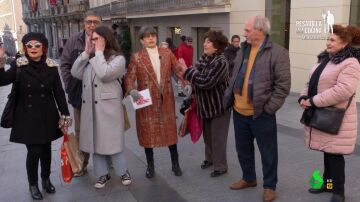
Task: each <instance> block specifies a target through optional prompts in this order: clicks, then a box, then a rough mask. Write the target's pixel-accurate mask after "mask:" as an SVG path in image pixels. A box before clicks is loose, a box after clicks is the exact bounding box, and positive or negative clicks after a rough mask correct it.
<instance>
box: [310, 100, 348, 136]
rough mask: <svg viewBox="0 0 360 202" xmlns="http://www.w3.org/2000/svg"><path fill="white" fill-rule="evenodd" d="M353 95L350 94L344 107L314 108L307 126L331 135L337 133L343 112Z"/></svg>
mask: <svg viewBox="0 0 360 202" xmlns="http://www.w3.org/2000/svg"><path fill="white" fill-rule="evenodd" d="M353 97H354V96H351V98H350V99H349V101H348V104H347V106H346V108H345V109H341V108H336V107H322V108H315V109H314V110H313V112H312V117H311V121H310V123H309V126H310V127H312V128H315V129H318V130H320V131H323V132H326V133H329V134H332V135H336V134H338V132H339V130H340V127H341V124H342V122H343V119H344V115H345V112H346V110H347V109H348V108H349V106H350V104H351V101H352V99H353Z"/></svg>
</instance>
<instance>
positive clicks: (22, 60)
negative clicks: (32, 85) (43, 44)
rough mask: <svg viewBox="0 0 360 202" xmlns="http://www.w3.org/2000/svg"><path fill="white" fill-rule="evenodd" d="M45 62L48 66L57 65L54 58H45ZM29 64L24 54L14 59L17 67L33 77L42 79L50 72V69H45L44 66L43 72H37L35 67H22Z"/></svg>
mask: <svg viewBox="0 0 360 202" xmlns="http://www.w3.org/2000/svg"><path fill="white" fill-rule="evenodd" d="M45 63H46V66H47V67H48V68H54V67H57V66H59V65H58V64H57V62H56V61H55V60H53V59H50V58H46V60H45ZM29 64H30V62H29V60H28V58H27V57H26V56H23V57H19V58H18V59H16V66H17V67H19V68H23V69H24V70H25V71H26V72H28V73H29V74H30V75H32V76H33V77H35V78H37V79H38V80H40V81H44V79H46V77H47V76H48V75H49V74H50V71H47V68H45V70H44V74H39V72H37V71H35V69H33V68H24V67H28V65H29Z"/></svg>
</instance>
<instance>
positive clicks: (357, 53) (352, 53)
mask: <svg viewBox="0 0 360 202" xmlns="http://www.w3.org/2000/svg"><path fill="white" fill-rule="evenodd" d="M351 57H353V58H356V59H357V60H358V61H359V63H360V48H354V47H346V48H343V49H342V50H340V51H339V52H337V53H336V54H335V55H334V56H332V57H330V55H329V53H328V52H326V51H323V52H321V53H320V54H319V55H318V63H321V62H322V61H324V60H326V59H329V58H330V61H331V62H333V63H334V64H339V63H341V62H342V61H344V60H345V59H347V58H351Z"/></svg>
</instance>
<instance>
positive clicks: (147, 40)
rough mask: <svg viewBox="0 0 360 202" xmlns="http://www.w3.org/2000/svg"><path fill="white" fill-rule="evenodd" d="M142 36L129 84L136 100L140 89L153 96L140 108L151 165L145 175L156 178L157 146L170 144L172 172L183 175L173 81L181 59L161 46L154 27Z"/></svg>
mask: <svg viewBox="0 0 360 202" xmlns="http://www.w3.org/2000/svg"><path fill="white" fill-rule="evenodd" d="M139 38H140V42H141V43H142V44H143V46H144V48H143V49H142V50H139V51H138V52H136V53H134V54H133V56H132V57H131V60H130V64H129V67H128V71H127V73H126V76H125V87H126V90H127V92H128V93H130V95H131V96H132V97H133V98H134V100H137V99H139V98H140V95H139V93H138V91H141V90H144V89H149V91H150V95H151V98H152V103H153V104H152V105H150V106H148V107H145V108H142V109H138V110H136V130H137V135H138V139H139V144H140V146H142V147H144V150H145V154H146V160H147V164H148V165H147V169H146V173H145V175H146V177H147V178H152V177H154V174H155V170H154V169H155V168H154V154H153V148H154V147H165V146H167V147H168V148H169V150H170V153H171V162H172V171H173V172H174V175H176V176H181V175H182V171H181V169H180V166H179V156H178V152H177V141H178V140H177V135H176V117H175V98H174V92H173V87H172V83H171V75H172V73H176V72H177V71H178V70H177V67H178V66H179V62H178V61H177V60H176V58H175V56H174V54H173V53H172V52H171V51H170V49H167V48H166V49H165V48H158V47H157V45H156V42H157V33H156V30H155V29H154V28H153V27H149V26H143V27H142V28H141V29H140V31H139ZM135 83H137V85H135Z"/></svg>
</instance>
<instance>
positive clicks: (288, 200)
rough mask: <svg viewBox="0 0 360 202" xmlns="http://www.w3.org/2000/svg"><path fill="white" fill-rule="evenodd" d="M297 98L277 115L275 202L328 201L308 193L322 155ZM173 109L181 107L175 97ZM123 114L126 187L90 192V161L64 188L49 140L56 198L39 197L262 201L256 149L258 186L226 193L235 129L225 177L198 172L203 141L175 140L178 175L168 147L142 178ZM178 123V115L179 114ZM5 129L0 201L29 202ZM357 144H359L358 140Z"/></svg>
mask: <svg viewBox="0 0 360 202" xmlns="http://www.w3.org/2000/svg"><path fill="white" fill-rule="evenodd" d="M9 90H10V86H7V87H1V88H0V111H2V109H3V107H4V105H5V101H6V95H7V94H8V92H9ZM297 97H298V95H297V94H291V95H290V96H289V97H288V99H287V100H286V103H285V105H284V107H283V108H282V109H281V110H280V111H279V112H278V115H277V120H278V144H279V166H278V167H279V183H278V188H277V193H278V197H277V200H276V201H278V202H296V201H299V202H300V201H309V202H313V201H314V202H316V201H319V202H320V201H328V200H329V198H330V196H331V194H329V193H324V194H320V195H312V194H309V193H308V192H307V189H308V187H309V185H308V181H309V178H310V176H311V174H312V171H313V170H314V169H316V168H318V169H320V170H322V168H323V166H322V164H323V163H322V162H323V155H322V153H320V152H317V151H310V150H309V149H307V148H306V146H305V145H304V141H303V131H302V126H301V125H300V123H299V118H300V116H301V109H300V108H299V107H298V105H297ZM176 100H177V107H178V106H179V105H180V103H181V99H180V98H176ZM127 107H128V112H129V115H130V120H131V122H132V123H133V125H132V128H131V129H130V130H129V131H127V134H126V147H127V149H126V153H127V156H128V164H129V165H128V167H129V171H130V173H131V175H132V178H133V183H132V184H131V185H130V186H128V187H125V186H123V185H122V184H121V181H120V179H119V178H116V177H115V175H113V174H112V176H113V178H112V181H111V182H110V183H109V184H108V185H107V186H106V187H105V188H104V189H101V190H96V189H94V188H93V183H94V182H95V181H96V179H95V177H94V176H93V169H92V162H90V167H89V173H88V174H87V175H85V176H83V177H81V178H74V179H73V181H72V182H71V183H69V184H66V183H64V182H62V180H61V173H60V172H61V170H60V160H59V157H60V151H59V148H60V145H61V141H62V140H57V141H55V142H53V144H52V145H53V147H52V150H53V153H52V159H53V160H52V175H51V179H52V181H53V183H54V185H55V186H56V191H57V192H56V194H54V195H49V194H46V193H45V194H44V201H59V202H75V201H87V202H90V201H109V202H110V201H121V202H133V201H140V202H168V201H169V202H181V201H189V202H219V201H222V202H225V201H226V202H230V201H234V202H235V201H244V202H248V201H251V202H257V201H262V192H263V189H262V172H261V159H260V156H259V152H258V150H257V149H256V169H257V176H258V184H259V185H258V187H256V188H250V189H246V190H241V191H234V190H230V189H229V188H228V187H229V185H230V184H231V183H233V182H235V181H237V180H239V179H240V178H241V176H242V173H241V169H240V166H239V163H238V160H237V154H236V150H235V141H234V131H233V124H232V121H231V124H230V130H229V138H228V146H227V151H228V164H229V170H228V173H227V174H225V175H223V176H221V177H218V178H210V176H209V175H210V172H211V169H207V170H202V169H200V164H201V162H202V161H203V160H204V143H203V141H202V139H201V140H200V141H199V142H198V143H196V144H193V143H192V142H191V140H190V138H189V137H188V136H187V137H185V138H180V139H179V144H178V150H179V154H180V165H181V167H182V169H183V176H182V177H176V176H174V175H173V174H172V172H171V161H170V155H169V151H168V149H167V148H159V149H155V150H154V155H155V169H156V177H155V178H154V179H151V180H149V179H147V178H145V174H144V171H145V168H146V160H145V154H144V151H143V148H141V147H140V146H139V145H138V141H137V137H136V132H135V124H134V123H135V122H134V113H133V110H131V108H130V107H129V106H127ZM178 117H179V118H178V124H179V123H180V120H181V115H180V114H178ZM9 133H10V130H6V129H2V128H1V129H0V182H1V183H0V202H21V201H32V199H31V197H30V195H29V193H28V184H27V177H26V170H25V159H26V149H25V146H24V145H20V144H13V143H9V141H8V139H9ZM358 144H359V140H358ZM359 171H360V150H359V147H358V149H357V150H356V152H355V154H354V155H351V156H347V157H346V177H347V178H346V187H345V189H346V201H347V202H356V201H360V186H359V185H360V177H359Z"/></svg>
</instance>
